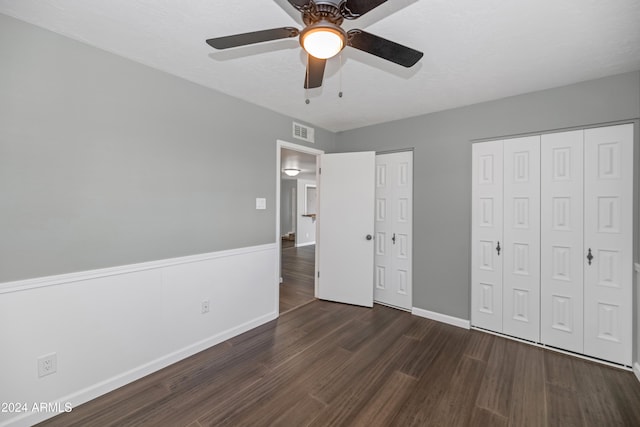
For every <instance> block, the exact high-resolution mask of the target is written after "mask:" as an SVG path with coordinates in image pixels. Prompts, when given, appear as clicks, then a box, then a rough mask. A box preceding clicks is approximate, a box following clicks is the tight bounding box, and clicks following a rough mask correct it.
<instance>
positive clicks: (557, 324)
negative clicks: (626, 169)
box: [540, 130, 584, 353]
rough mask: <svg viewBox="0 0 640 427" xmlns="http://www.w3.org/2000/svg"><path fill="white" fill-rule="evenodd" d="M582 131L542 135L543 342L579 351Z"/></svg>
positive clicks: (581, 246)
mask: <svg viewBox="0 0 640 427" xmlns="http://www.w3.org/2000/svg"><path fill="white" fill-rule="evenodd" d="M583 139H584V131H583V130H578V131H571V132H561V133H553V134H547V135H542V141H541V155H540V157H541V168H540V170H541V173H540V188H541V200H540V208H541V218H540V223H541V241H540V248H541V251H540V252H541V259H540V271H541V273H540V277H541V288H540V292H541V297H540V309H541V315H540V320H541V321H540V338H541V342H543V343H545V344H548V345H551V346H554V347H559V348H563V349H566V350H570V351H575V352H577V353H582V352H583V321H582V319H583V308H582V307H583V273H582V272H583V264H584V254H583V228H584V227H583Z"/></svg>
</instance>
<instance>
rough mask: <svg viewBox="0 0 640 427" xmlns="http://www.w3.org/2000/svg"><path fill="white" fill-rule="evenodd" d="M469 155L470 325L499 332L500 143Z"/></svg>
mask: <svg viewBox="0 0 640 427" xmlns="http://www.w3.org/2000/svg"><path fill="white" fill-rule="evenodd" d="M472 151H473V165H472V176H473V178H472V183H471V187H472V193H473V198H472V202H471V205H472V214H471V218H472V220H471V234H472V236H471V245H472V248H471V321H472V324H473V325H474V326H478V327H480V328H485V329H489V330H492V331H496V332H502V259H503V258H504V256H502V250H503V246H504V241H503V239H502V210H503V207H502V197H503V194H502V178H503V176H502V141H491V142H484V143H481V144H473V146H472Z"/></svg>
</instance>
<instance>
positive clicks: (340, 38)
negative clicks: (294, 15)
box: [300, 21, 347, 59]
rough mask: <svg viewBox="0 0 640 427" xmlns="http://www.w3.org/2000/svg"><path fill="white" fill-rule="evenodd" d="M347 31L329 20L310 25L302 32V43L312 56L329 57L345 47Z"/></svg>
mask: <svg viewBox="0 0 640 427" xmlns="http://www.w3.org/2000/svg"><path fill="white" fill-rule="evenodd" d="M346 41H347V33H345V31H344V30H343V29H342V28H340V27H339V26H337V25H335V24H332V23H331V22H328V21H320V22H317V23H315V24H312V25H309V26H308V27H307V28H305V29H304V30H302V32H301V33H300V45H301V46H302V48H303V49H304V50H305V51H306V52H307V53H308V54H309V55H311V56H313V57H314V58H318V59H329V58H331V57H334V56H336V55H337V54H338V53H340V51H341V50H342V49H344V47H345V45H346Z"/></svg>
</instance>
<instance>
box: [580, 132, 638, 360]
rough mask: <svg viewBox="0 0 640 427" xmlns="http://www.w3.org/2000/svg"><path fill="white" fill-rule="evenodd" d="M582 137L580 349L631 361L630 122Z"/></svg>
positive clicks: (631, 207) (631, 178)
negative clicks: (582, 320) (582, 307)
mask: <svg viewBox="0 0 640 427" xmlns="http://www.w3.org/2000/svg"><path fill="white" fill-rule="evenodd" d="M584 139H585V145H584V151H585V156H584V157H585V165H584V176H585V179H584V184H585V186H584V188H585V190H584V191H585V196H584V197H585V235H584V243H585V245H584V247H585V252H584V253H583V254H584V257H585V258H584V261H583V262H584V264H583V265H584V266H585V268H584V280H585V288H584V300H585V301H584V302H585V312H584V314H585V316H584V317H585V334H584V352H585V353H586V354H588V355H590V356H594V357H598V358H602V359H605V360H610V361H612V362H618V363H622V364H625V365H631V344H632V332H631V330H632V328H631V327H632V304H633V301H632V289H631V285H632V283H633V278H632V274H633V264H632V263H633V258H632V249H633V240H632V239H633V228H632V226H633V218H632V213H633V185H632V183H633V125H632V124H628V125H619V126H609V127H602V128H596V129H586V130H585V131H584Z"/></svg>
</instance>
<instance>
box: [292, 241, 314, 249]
mask: <svg viewBox="0 0 640 427" xmlns="http://www.w3.org/2000/svg"><path fill="white" fill-rule="evenodd" d="M315 244H316V242H315V241H313V242H305V243H300V244H297V243H296V248H300V247H302V246H311V245H315Z"/></svg>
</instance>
